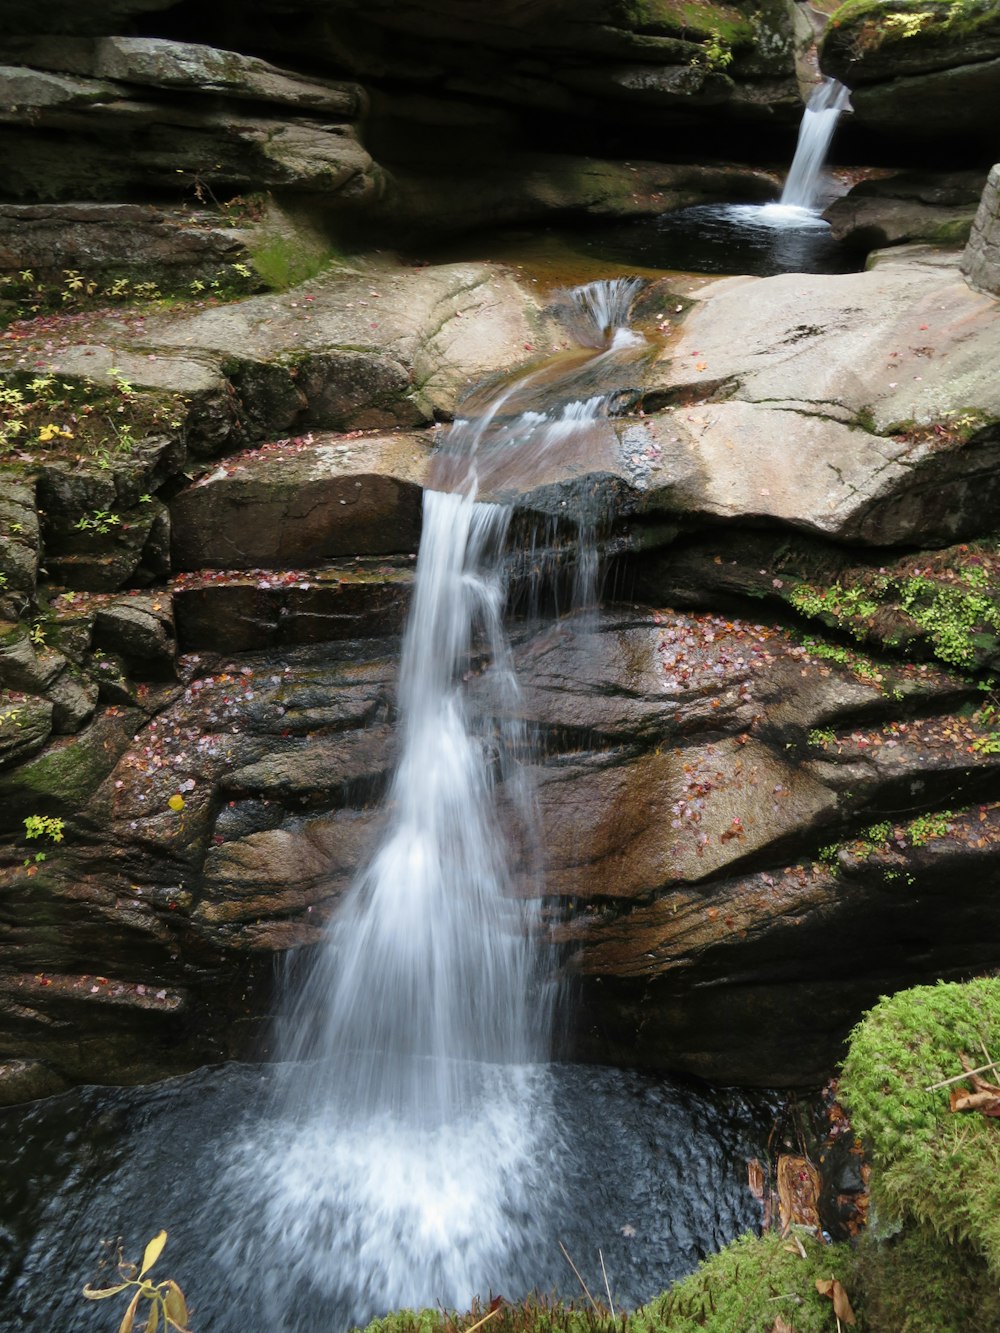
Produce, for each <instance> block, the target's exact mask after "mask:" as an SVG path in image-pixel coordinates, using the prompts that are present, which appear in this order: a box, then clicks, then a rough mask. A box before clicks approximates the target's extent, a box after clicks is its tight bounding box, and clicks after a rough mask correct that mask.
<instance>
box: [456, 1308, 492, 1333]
mask: <svg viewBox="0 0 1000 1333" xmlns="http://www.w3.org/2000/svg"><path fill="white" fill-rule="evenodd" d="M499 1313H500V1306H499V1305H498V1306H497V1308H496V1309H495V1310H490V1312H489V1313H488V1314H484V1315H483V1317H482V1319H480V1320H479V1321H478V1322H477V1323H475V1324H470V1325H469V1327H468V1328H467V1329H465V1330H464V1333H475V1331H476V1329H477V1328H482V1326H483V1325H484V1324H485V1323H486V1321H487V1320H488V1319H492V1318H493V1316H494V1315H495V1314H499Z"/></svg>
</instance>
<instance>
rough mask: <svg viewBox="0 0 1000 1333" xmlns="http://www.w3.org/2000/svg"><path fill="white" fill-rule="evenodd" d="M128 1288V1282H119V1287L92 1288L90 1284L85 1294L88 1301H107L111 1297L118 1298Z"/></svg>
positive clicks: (84, 1290) (85, 1289)
mask: <svg viewBox="0 0 1000 1333" xmlns="http://www.w3.org/2000/svg"><path fill="white" fill-rule="evenodd" d="M127 1286H128V1283H127V1282H119V1283H118V1285H117V1287H92V1286H91V1285H90V1283H89V1282H88V1283H87V1285H86V1286H85V1287H84V1289H83V1294H84V1296H86V1298H87V1300H88V1301H106V1300H107V1298H108V1297H109V1296H117V1295H118V1293H119V1292H120V1291H124V1290H125V1288H126V1287H127Z"/></svg>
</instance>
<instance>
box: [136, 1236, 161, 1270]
mask: <svg viewBox="0 0 1000 1333" xmlns="http://www.w3.org/2000/svg"><path fill="white" fill-rule="evenodd" d="M166 1243H167V1233H166V1232H165V1231H160V1232H158V1233H157V1235H155V1236H154V1237H153V1239H152V1240H151V1241H150V1242H149V1244H148V1245H147V1246H146V1249H145V1251H144V1253H143V1256H142V1267H141V1268H140V1269H139V1276H140V1277H142V1275H143V1273H148V1272H149V1270H150V1269H151V1268H152V1267H153V1265H154V1264H155V1263H156V1261H157V1259H159V1257H160V1255H161V1254H162V1253H163V1247H164V1245H166Z"/></svg>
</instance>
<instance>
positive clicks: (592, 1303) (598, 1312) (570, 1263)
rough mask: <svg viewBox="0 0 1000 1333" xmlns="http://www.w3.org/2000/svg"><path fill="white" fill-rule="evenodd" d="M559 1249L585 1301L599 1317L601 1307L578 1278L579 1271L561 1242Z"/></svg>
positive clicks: (579, 1277) (580, 1278) (581, 1279)
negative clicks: (573, 1274) (574, 1275)
mask: <svg viewBox="0 0 1000 1333" xmlns="http://www.w3.org/2000/svg"><path fill="white" fill-rule="evenodd" d="M559 1248H560V1249H561V1250H562V1252H563V1256H564V1257H565V1259H566V1262H567V1263H568V1264H569V1266H570V1268H572V1270H573V1272H574V1273H575V1274H576V1280H577V1282H579V1284H580V1286H581V1287H582V1288H583V1293H584V1295H585V1296H586V1298H587V1300H588V1301H590V1303H591V1305H592V1306H593V1307H594V1313H595V1314H598V1315H599V1314H600V1313H601V1307H600V1306H599V1305H598V1304H597V1302H596V1301H595V1300H594V1298H593V1296H591V1294H590V1291H589V1289H588V1287H587V1284H586V1282H584V1280H583V1278H582V1277H581V1276H580V1270H579V1269H578V1268H577V1266H576V1264H575V1263H574V1262H573V1260H572V1259H571V1258H570V1257H569V1250H567V1248H566V1246H565V1245H564V1244H563V1243H562V1241H560V1242H559Z"/></svg>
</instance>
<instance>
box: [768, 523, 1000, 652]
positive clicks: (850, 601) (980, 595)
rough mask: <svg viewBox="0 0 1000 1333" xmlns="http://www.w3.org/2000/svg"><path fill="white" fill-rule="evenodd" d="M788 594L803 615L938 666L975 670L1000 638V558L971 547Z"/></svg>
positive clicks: (791, 587)
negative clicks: (921, 563)
mask: <svg viewBox="0 0 1000 1333" xmlns="http://www.w3.org/2000/svg"><path fill="white" fill-rule="evenodd" d="M787 582H788V586H787V590H786V591H784V592H783V594H782V595H783V596H784V597H785V598H786V600H787V601H788V602H789V604H790V605H791V606H792V607H793V608H794V609H795V610H796V611H797V612H798V613H799V614H800V615H803V616H808V617H810V618H811V619H814V620H819V621H821V622H822V623H823V624H825V625H828V626H829V627H830V628H831V629H836V630H839V631H841V632H842V633H845V634H849V635H850V636H851V637H852V638H854V639H857V640H859V641H862V640H865V639H875V640H876V641H880V642H882V643H884V644H885V645H886V646H893V647H897V646H899V644H900V643H902V645H903V648H904V651H910V652H911V653H912V652H913V651H914V650H915V649H917V646H918V645H920V647H921V648H922V650H923V651H924V652H925V653H926V651H927V648H929V649H930V651H931V652H932V653H933V655H934V657H936V658H937V659H938V661H940V662H942V663H944V664H945V665H947V666H949V667H953V668H958V669H959V670H961V671H971V670H975V668H976V667H977V666H979V665H980V663H981V662H982V661H984V660H987V659H988V658H989V656H990V655H991V654H992V653H993V652H994V651H995V650H996V647H997V640H998V636H1000V570H998V568H997V562H996V557H995V554H993V553H991V552H988V551H985V550H981V551H979V552H978V553H977V552H972V551H970V549H969V548H968V547H960V548H957V549H956V553H955V554H954V555H952V556H951V558H950V559H943V560H942V559H939V560H938V561H937V562H936V563H935V564H934V565H933V566H927V567H925V568H919V567H918V568H916V569H914V568H913V566H912V564H911V565H910V566H909V568H907V567H906V566H903V567H902V568H900V566H897V567H896V569H895V570H891V569H890V570H886V569H879V570H877V571H874V570H864V569H862V570H859V571H856V572H855V575H854V581H853V582H850V583H849V582H848V581H847V579H846V576H845V577H843V578H840V579H837V580H835V581H834V582H833V583H830V584H826V585H822V584H817V583H815V582H809V581H806V580H801V581H799V582H792V581H791V580H788V581H787ZM809 646H810V651H811V652H814V653H816V654H817V655H818V656H819V655H824V656H827V657H830V658H832V659H833V660H835V661H840V662H842V663H843V664H844V665H848V664H849V656H850V655H849V650H847V649H839V648H837V647H836V646H832V645H825V646H823V645H818V644H816V643H810V645H809Z"/></svg>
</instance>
